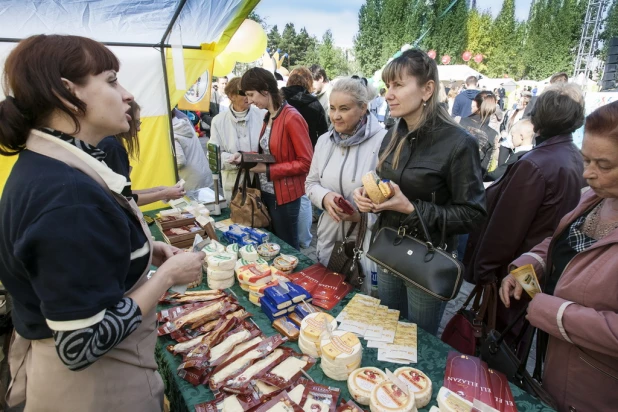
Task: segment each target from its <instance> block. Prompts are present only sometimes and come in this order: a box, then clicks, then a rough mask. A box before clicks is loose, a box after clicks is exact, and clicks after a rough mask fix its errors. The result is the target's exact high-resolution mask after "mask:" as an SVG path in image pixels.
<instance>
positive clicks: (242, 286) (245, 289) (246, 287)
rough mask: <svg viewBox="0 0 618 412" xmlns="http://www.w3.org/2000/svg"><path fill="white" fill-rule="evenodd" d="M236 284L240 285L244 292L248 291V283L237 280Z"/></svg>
mask: <svg viewBox="0 0 618 412" xmlns="http://www.w3.org/2000/svg"><path fill="white" fill-rule="evenodd" d="M238 286H240V288H241V289H242V290H244V291H245V292H249V285H248V284H246V283H242V282H238Z"/></svg>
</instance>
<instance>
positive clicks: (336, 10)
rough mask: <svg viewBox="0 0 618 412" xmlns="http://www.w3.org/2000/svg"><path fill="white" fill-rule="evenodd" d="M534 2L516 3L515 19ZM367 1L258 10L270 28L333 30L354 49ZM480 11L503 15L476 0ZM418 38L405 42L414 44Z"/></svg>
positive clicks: (272, 2) (321, 1) (304, 1)
mask: <svg viewBox="0 0 618 412" xmlns="http://www.w3.org/2000/svg"><path fill="white" fill-rule="evenodd" d="M531 1H532V0H515V6H516V9H515V16H516V18H517V19H519V20H526V19H527V18H528V11H529V10H530V2H531ZM364 3H365V1H364V0H286V1H283V0H261V1H260V4H258V6H257V7H256V9H255V11H256V13H257V14H259V15H260V16H261V17H263V18H266V23H267V24H268V25H269V26H274V25H277V27H278V29H279V32H281V31H282V30H283V27H284V26H285V24H286V23H294V26H295V27H296V30H297V31H298V30H300V29H301V28H302V27H305V28H306V29H307V31H308V32H309V34H312V35H316V36H317V37H319V38H321V37H322V35H323V34H324V32H325V31H326V30H328V29H331V31H332V32H333V37H334V39H335V44H336V45H337V46H340V47H352V45H353V38H354V35H355V34H356V32H357V31H358V10H359V9H360V7H361V5H362V4H364ZM476 4H477V8H478V9H479V10H491V12H492V13H493V15H494V16H496V15H497V14H498V13H499V12H500V7H501V6H502V1H501V0H477V1H476ZM414 40H415V39H407V40H406V41H403V42H402V44H403V43H406V42H412V41H414Z"/></svg>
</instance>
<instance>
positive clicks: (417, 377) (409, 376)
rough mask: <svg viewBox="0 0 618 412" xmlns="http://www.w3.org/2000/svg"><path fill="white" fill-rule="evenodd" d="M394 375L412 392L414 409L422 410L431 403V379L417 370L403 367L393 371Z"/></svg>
mask: <svg viewBox="0 0 618 412" xmlns="http://www.w3.org/2000/svg"><path fill="white" fill-rule="evenodd" d="M394 375H395V376H396V377H398V378H399V379H401V381H402V382H404V383H405V384H406V385H407V387H408V389H409V390H410V392H414V397H415V398H416V407H417V408H424V407H425V406H427V405H428V404H429V401H431V379H429V378H428V377H427V375H425V374H424V373H423V372H421V371H420V370H418V369H414V368H410V367H403V368H399V369H397V370H395V372H394Z"/></svg>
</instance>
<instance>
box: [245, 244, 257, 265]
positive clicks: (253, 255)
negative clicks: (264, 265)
mask: <svg viewBox="0 0 618 412" xmlns="http://www.w3.org/2000/svg"><path fill="white" fill-rule="evenodd" d="M240 257H242V258H243V259H245V260H248V261H250V262H255V261H256V260H258V258H259V255H258V252H257V250H256V249H255V246H253V245H247V246H243V247H241V248H240Z"/></svg>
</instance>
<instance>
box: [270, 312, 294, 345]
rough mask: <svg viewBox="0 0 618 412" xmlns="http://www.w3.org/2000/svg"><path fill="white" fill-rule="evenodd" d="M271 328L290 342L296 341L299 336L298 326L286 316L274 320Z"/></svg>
mask: <svg viewBox="0 0 618 412" xmlns="http://www.w3.org/2000/svg"><path fill="white" fill-rule="evenodd" d="M273 328H274V329H275V330H276V331H277V332H279V333H281V334H282V335H283V336H285V337H287V338H288V339H289V340H291V341H297V340H298V337H299V335H300V330H299V329H298V326H296V325H295V324H294V322H292V321H291V320H290V318H288V317H287V316H284V317H282V318H279V319H277V320H275V321H274V322H273Z"/></svg>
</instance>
